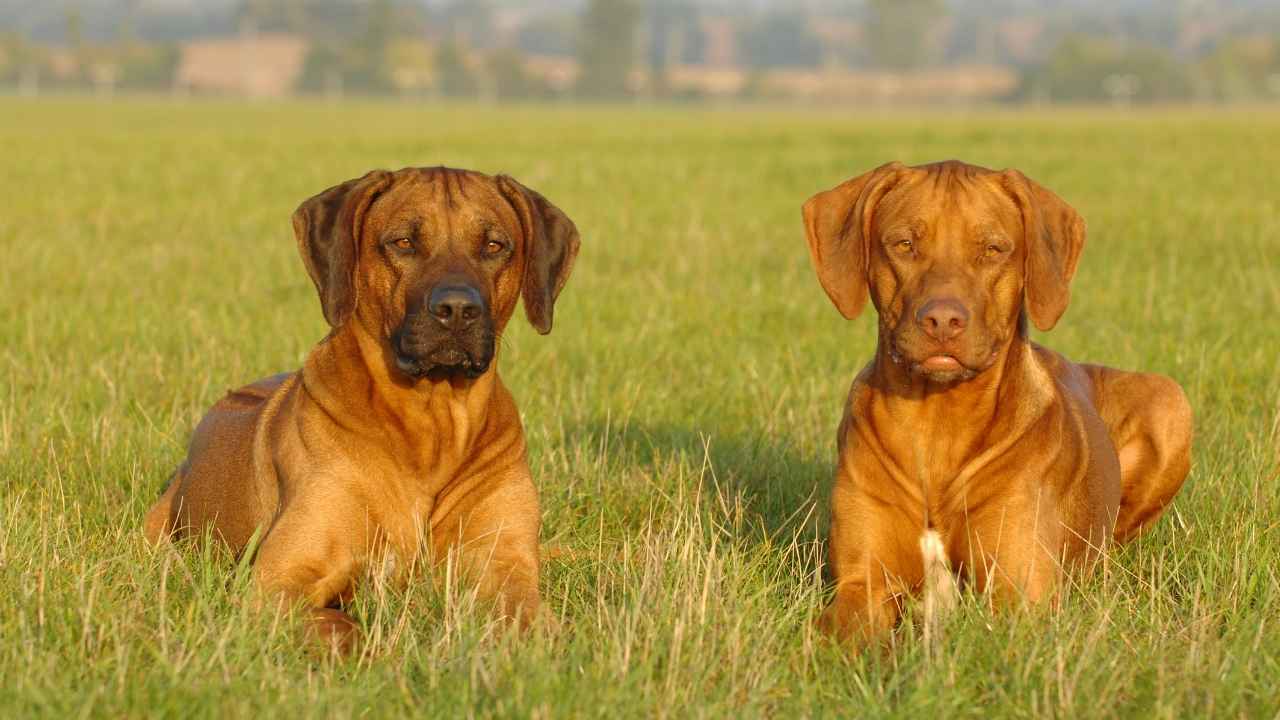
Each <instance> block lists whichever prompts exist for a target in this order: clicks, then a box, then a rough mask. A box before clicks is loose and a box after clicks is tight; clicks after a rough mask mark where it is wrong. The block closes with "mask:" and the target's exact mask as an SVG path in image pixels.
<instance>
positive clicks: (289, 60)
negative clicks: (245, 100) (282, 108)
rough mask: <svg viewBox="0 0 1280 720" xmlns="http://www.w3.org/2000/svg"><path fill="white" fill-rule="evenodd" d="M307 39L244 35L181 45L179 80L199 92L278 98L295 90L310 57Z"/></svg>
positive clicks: (178, 81) (179, 84)
mask: <svg viewBox="0 0 1280 720" xmlns="http://www.w3.org/2000/svg"><path fill="white" fill-rule="evenodd" d="M309 47H310V46H309V43H308V42H307V40H306V39H305V38H302V37H299V36H296V35H286V34H268V33H263V34H246V35H240V36H236V37H227V38H217V39H212V40H193V41H191V42H187V43H183V45H182V59H181V60H180V61H179V63H178V72H177V75H176V77H175V83H177V85H178V86H180V87H183V88H186V89H190V90H192V91H195V92H210V93H228V94H236V95H247V96H250V97H280V96H282V95H288V94H289V93H290V92H292V91H293V88H294V85H295V84H296V83H297V81H298V77H299V76H300V75H301V74H302V68H303V64H304V63H305V62H306V59H307V50H308V49H309Z"/></svg>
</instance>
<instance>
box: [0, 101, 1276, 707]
mask: <svg viewBox="0 0 1280 720" xmlns="http://www.w3.org/2000/svg"><path fill="white" fill-rule="evenodd" d="M1278 142H1280V113H1275V112H1271V113H1267V112H1260V111H1255V112H1251V113H1249V114H1245V113H1239V114H1209V113H1207V112H1187V113H1177V112H1172V111H1160V112H1151V113H1135V114H1107V113H1096V112H1070V113H1053V114H1050V113H1047V112H1046V113H1040V114H1030V115H1027V114H1012V113H984V114H973V115H970V114H959V113H952V114H946V113H943V114H928V115H925V114H919V115H857V114H852V113H847V114H834V113H832V114H819V113H813V112H810V113H787V112H781V111H769V112H765V111H747V112H742V113H731V112H720V111H702V110H650V109H607V108H588V109H583V108H568V107H565V108H546V109H522V108H503V107H479V106H459V107H425V106H418V105H407V104H404V105H400V104H368V105H354V106H343V107H333V106H328V105H323V104H301V103H299V104H257V105H252V104H243V105H242V104H226V103H213V102H208V103H205V102H188V103H170V102H167V101H163V100H156V101H120V102H116V103H111V104H100V103H95V102H92V101H82V100H57V101H46V102H41V103H34V102H26V101H18V100H14V99H8V100H0V157H3V158H4V160H3V177H4V181H3V193H0V715H6V716H30V715H45V716H57V717H65V716H70V715H76V714H84V715H93V716H112V717H121V716H140V715H152V714H155V715H173V716H178V715H181V716H184V717H186V716H196V717H234V716H240V717H257V716H263V713H272V714H273V715H278V716H283V717H303V716H351V715H367V716H371V717H382V716H387V715H410V714H413V715H419V716H424V717H438V716H477V717H485V716H515V717H557V718H558V717H573V716H582V717H608V718H615V717H654V716H673V717H723V716H734V717H744V718H745V717H804V716H814V717H822V716H827V717H830V716H867V717H884V716H910V717H940V716H954V717H984V718H985V717H1046V716H1058V717H1116V716H1123V717H1134V716H1136V717H1168V718H1182V717H1195V716H1203V715H1212V716H1221V717H1275V716H1276V714H1277V712H1278V711H1280V587H1278V586H1280V575H1278V572H1280V571H1278V570H1277V568H1278V567H1280V532H1278V530H1277V528H1278V525H1280V481H1278V480H1277V476H1276V474H1275V473H1276V470H1277V467H1276V466H1277V429H1276V428H1277V426H1276V423H1277V417H1276V412H1277V398H1278V397H1280V314H1277V313H1280V192H1277V190H1276V176H1275V168H1276V167H1277V166H1278V165H1280V146H1278V145H1277V143H1278ZM948 157H959V158H962V159H966V160H969V161H972V162H976V163H979V164H984V165H988V166H992V167H1005V166H1014V167H1018V168H1020V169H1022V170H1023V171H1024V172H1026V173H1027V174H1028V175H1029V176H1030V177H1032V178H1035V179H1037V180H1039V181H1040V182H1042V183H1044V184H1045V185H1047V186H1048V187H1050V188H1052V189H1054V190H1056V191H1057V192H1058V193H1060V194H1061V195H1062V196H1063V197H1064V198H1066V199H1067V200H1068V201H1069V202H1071V203H1073V204H1074V205H1075V206H1076V207H1077V208H1078V209H1079V210H1080V211H1081V212H1082V213H1083V214H1084V216H1085V217H1086V218H1087V220H1088V222H1089V226H1090V236H1089V242H1088V244H1087V246H1086V250H1085V254H1084V258H1083V261H1082V264H1081V269H1080V272H1079V274H1078V276H1077V279H1076V281H1075V284H1074V291H1073V298H1074V302H1073V304H1072V306H1071V308H1070V310H1069V311H1068V313H1067V315H1066V317H1065V318H1064V319H1063V321H1062V322H1061V323H1060V325H1059V327H1058V328H1057V329H1056V330H1054V331H1053V332H1052V333H1049V334H1048V335H1047V336H1044V337H1042V338H1041V339H1042V340H1044V341H1045V342H1046V343H1047V344H1049V345H1051V346H1052V347H1054V348H1055V349H1058V350H1061V351H1063V352H1064V353H1066V354H1067V355H1068V356H1070V357H1072V358H1075V359H1078V360H1086V359H1087V360H1089V361H1094V362H1103V363H1108V364H1112V365H1115V366H1118V367H1123V368H1135V369H1136V368H1141V369H1146V370H1153V371H1159V372H1163V373H1166V374H1168V375H1171V376H1173V377H1174V378H1176V379H1177V380H1178V381H1180V382H1181V383H1182V384H1183V385H1184V387H1186V389H1187V392H1188V394H1189V395H1190V397H1191V401H1192V404H1193V406H1194V408H1195V412H1196V421H1197V430H1196V433H1197V435H1196V438H1197V439H1196V446H1195V462H1194V469H1193V470H1192V473H1191V477H1190V479H1189V481H1188V483H1187V485H1186V487H1185V489H1184V490H1183V492H1182V494H1181V495H1180V496H1179V497H1178V499H1177V501H1176V502H1175V504H1174V507H1173V509H1172V511H1171V512H1170V513H1168V514H1167V515H1166V516H1165V517H1164V518H1163V519H1162V520H1161V521H1160V523H1159V524H1158V525H1157V526H1156V527H1155V528H1154V529H1153V530H1152V531H1151V532H1150V533H1149V534H1147V535H1145V536H1144V537H1143V538H1141V539H1140V540H1139V541H1138V542H1136V543H1134V544H1132V545H1130V546H1127V547H1125V548H1123V549H1122V550H1120V551H1119V552H1117V553H1116V554H1115V555H1114V557H1113V558H1112V559H1111V560H1110V562H1109V563H1108V565H1107V566H1106V568H1105V570H1104V572H1102V573H1100V574H1098V575H1097V576H1096V577H1093V578H1091V579H1089V580H1087V581H1084V582H1083V583H1082V584H1080V585H1079V586H1076V587H1073V588H1072V589H1071V590H1070V591H1069V592H1068V594H1067V596H1066V601H1065V603H1064V604H1063V606H1062V607H1061V608H1059V609H1056V610H1052V611H1048V610H1046V611H1040V612H1035V613H1011V614H1000V615H992V614H991V613H990V612H988V611H987V610H985V609H983V608H982V607H980V606H979V603H977V602H973V601H971V602H969V603H968V604H966V605H965V606H964V607H962V609H961V610H960V611H959V612H958V613H956V614H955V615H954V616H952V617H951V618H950V619H949V620H948V621H947V622H946V623H945V624H944V626H943V639H942V641H941V645H940V648H939V649H938V651H937V652H936V653H935V654H933V655H932V656H930V655H929V654H927V653H926V652H925V648H924V647H923V644H922V643H921V642H920V640H919V637H918V633H917V632H916V631H915V630H913V629H912V627H910V626H908V627H906V628H904V629H903V630H902V631H901V632H900V633H899V634H898V635H897V636H896V638H895V643H896V648H895V649H894V650H893V651H891V652H887V653H872V654H867V655H862V656H849V655H847V654H846V653H844V652H842V651H840V650H838V649H834V648H831V647H829V646H828V645H825V644H823V643H822V642H819V640H818V638H817V637H815V635H814V632H813V630H812V629H811V623H812V620H813V618H814V617H815V615H816V613H817V612H818V611H819V609H820V608H821V605H822V603H823V599H824V588H823V585H822V579H821V560H822V558H823V553H824V545H823V537H824V534H825V526H826V513H827V509H826V494H827V488H828V486H829V477H830V475H831V471H832V462H833V459H834V434H835V427H836V423H837V421H838V418H839V413H840V407H841V402H842V399H843V397H844V394H845V392H846V389H847V387H848V383H849V380H850V379H851V377H852V375H853V373H854V372H855V371H856V369H857V368H859V367H860V366H861V365H862V364H863V363H864V362H865V361H866V360H867V359H868V357H869V355H870V353H871V351H872V347H873V343H874V321H873V320H872V319H871V317H870V315H868V316H866V317H863V318H860V319H859V320H858V321H856V322H853V323H849V322H845V321H843V320H841V319H840V317H839V315H838V314H837V313H836V311H835V309H834V308H832V307H831V306H830V305H829V304H828V302H827V300H826V298H825V296H824V295H823V293H822V291H821V290H820V289H819V287H818V284H817V282H816V279H815V278H814V277H813V275H812V271H811V269H810V267H809V259H808V256H807V252H806V250H805V247H804V239H803V234H802V232H801V226H800V222H799V207H800V204H801V203H802V202H803V201H804V200H805V199H806V198H807V197H808V196H809V195H810V194H812V193H813V192H815V191H817V190H820V189H824V188H827V187H829V186H831V185H833V184H835V183H836V182H838V181H840V180H843V179H844V178H846V177H849V176H851V175H853V174H856V173H859V172H861V171H863V170H865V169H868V168H870V167H873V166H875V165H878V164H880V163H882V162H884V161H887V160H891V159H900V160H903V161H907V162H925V161H931V160H937V159H944V158H948ZM438 163H445V164H449V165H453V166H460V167H468V168H474V169H478V170H483V171H488V172H499V171H501V172H509V173H511V174H513V175H514V176H516V177H517V178H519V179H520V180H522V181H524V182H526V183H527V184H529V185H530V186H532V187H534V188H536V189H538V190H540V191H542V192H543V193H545V194H546V195H547V196H548V197H549V198H551V199H552V200H553V201H554V202H555V203H557V204H558V205H559V206H560V207H561V208H563V209H564V210H565V211H566V212H567V213H569V215H570V216H571V217H572V218H573V219H574V220H575V221H576V222H577V224H578V227H579V228H580V229H581V232H582V237H583V251H582V255H581V257H580V259H579V262H578V265H577V269H576V271H575V274H574V276H573V277H572V278H571V279H570V281H569V285H568V288H567V290H566V291H565V293H564V295H563V296H562V300H561V303H560V305H559V307H558V308H557V311H556V329H555V332H554V333H552V334H551V336H549V337H546V338H543V337H539V336H537V335H536V333H534V332H532V330H531V329H530V328H529V327H528V326H527V325H525V324H524V322H523V320H522V316H520V315H517V319H516V321H513V329H512V330H511V331H510V332H509V333H508V334H507V335H506V340H505V342H504V355H503V358H502V363H501V367H502V373H503V376H504V377H505V379H506V381H507V384H508V385H509V386H510V387H511V389H512V391H513V392H514V394H515V396H516V398H517V400H518V402H519V404H520V408H521V411H522V412H523V414H524V419H525V424H526V428H527V433H528V439H529V447H530V455H531V457H530V460H531V464H532V468H533V472H534V476H535V478H536V480H537V482H538V484H539V487H540V491H541V495H542V499H543V505H544V526H543V527H544V529H543V540H544V544H545V545H547V546H554V547H555V548H557V549H558V552H557V554H556V556H555V557H553V558H550V559H548V560H547V562H546V563H545V566H544V567H545V571H544V577H543V593H544V595H545V598H546V602H547V605H548V607H549V608H550V609H551V611H552V612H554V613H555V615H556V616H558V617H559V618H560V620H561V626H562V627H561V630H560V631H559V632H558V633H554V634H551V635H536V636H533V637H529V638H525V639H516V638H512V637H510V636H509V635H506V634H504V633H503V632H502V631H501V628H500V627H497V626H495V625H493V624H491V623H489V622H488V621H487V620H486V619H485V617H486V616H485V615H484V614H483V613H481V612H473V611H472V608H471V604H472V600H471V598H470V597H469V595H468V593H466V592H465V591H464V590H459V589H458V588H456V587H447V586H445V585H444V584H443V583H438V584H436V585H432V584H431V583H429V582H426V581H422V582H417V583H414V584H413V585H412V586H410V587H408V588H395V587H383V586H374V585H370V586H368V587H366V588H365V590H364V591H363V592H362V593H361V595H360V597H359V598H358V601H357V607H356V609H355V613H356V615H357V616H358V617H359V619H360V620H361V622H362V623H363V624H364V627H365V630H366V634H367V635H368V638H369V643H368V648H369V651H370V653H369V655H368V656H365V657H362V658H360V659H357V660H354V661H351V662H346V663H336V664H335V663H326V662H318V661H315V660H313V659H312V658H310V657H308V656H307V655H306V654H304V653H303V652H301V651H299V650H298V649H296V648H295V646H294V643H293V640H292V635H291V630H290V629H289V628H288V627H287V626H286V625H285V624H279V623H274V622H272V621H270V620H269V619H266V618H263V617H259V616H256V615H254V614H253V613H251V612H250V611H249V608H248V604H249V603H248V602H246V600H245V596H246V592H245V591H246V588H247V580H246V579H245V572H244V569H243V568H239V569H237V567H236V566H235V565H234V563H232V562H231V561H229V560H227V559H225V558H223V557H220V556H219V555H218V554H217V553H213V552H208V551H204V552H202V551H200V550H196V549H185V550H183V551H181V552H179V551H175V550H174V549H173V548H162V549H159V550H155V549H151V548H149V547H148V546H146V544H145V543H144V542H143V540H142V538H141V534H140V532H139V524H140V519H141V516H142V513H143V511H144V510H145V508H146V507H147V506H148V505H149V503H150V502H151V501H152V500H153V499H154V497H155V496H156V494H157V492H158V490H159V489H160V487H161V485H162V484H163V482H164V480H165V478H166V476H167V474H168V473H169V472H170V470H171V469H172V468H173V467H174V465H175V464H176V463H177V462H178V461H179V460H180V458H181V457H182V455H183V453H184V447H185V443H186V440H187V437H188V433H189V432H190V431H191V429H192V427H193V426H194V424H195V422H196V420H197V419H198V417H199V416H200V414H201V413H202V411H203V410H204V408H206V407H207V406H208V405H209V404H210V403H211V402H212V401H213V400H214V399H216V398H217V397H218V396H219V395H220V394H221V393H223V392H224V391H225V390H226V389H227V388H230V387H233V386H236V385H239V384H241V383H244V382H246V381H249V380H252V379H255V378H258V377H261V376H264V375H267V374H270V373H274V372H277V371H280V370H283V369H292V368H294V367H296V366H297V365H298V364H299V363H300V361H301V360H302V358H303V357H304V355H305V354H306V353H307V351H308V349H309V348H310V347H311V346H312V345H313V344H314V343H315V342H316V341H317V340H318V339H319V338H320V337H321V336H322V335H323V334H324V332H325V325H324V321H323V319H322V317H321V315H320V310H319V305H318V302H317V300H316V298H315V296H314V291H313V289H312V287H311V284H310V282H309V281H308V280H307V277H306V275H305V273H304V271H303V268H302V265H301V263H300V261H299V259H298V257H297V256H296V250H295V247H294V242H293V238H292V235H291V231H290V226H289V213H290V212H291V211H292V209H293V208H294V207H295V206H296V205H297V203H298V202H299V201H300V200H302V199H303V198H305V197H308V196H309V195H311V194H312V193H314V192H316V191H318V190H320V189H322V188H324V187H327V186H328V185H331V184H333V183H335V182H338V181H341V180H344V179H346V178H349V177H353V176H356V175H358V174H360V173H362V172H364V171H365V170H368V169H370V168H372V167H379V166H382V167H393V168H394V167H401V166H405V165H427V164H438Z"/></svg>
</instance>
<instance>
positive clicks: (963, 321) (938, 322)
mask: <svg viewBox="0 0 1280 720" xmlns="http://www.w3.org/2000/svg"><path fill="white" fill-rule="evenodd" d="M916 322H917V323H918V324H919V325H920V327H921V328H922V329H924V331H925V334H927V335H928V336H929V337H931V338H933V339H934V340H941V341H947V340H950V339H952V338H954V337H957V336H958V335H960V333H962V332H964V329H965V328H966V327H968V325H969V311H968V310H967V309H966V308H965V306H964V305H962V304H961V303H960V301H959V300H956V299H955V298H934V299H933V300H930V301H928V302H926V303H925V304H924V305H922V306H920V310H918V311H917V312H916Z"/></svg>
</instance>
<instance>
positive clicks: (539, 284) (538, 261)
mask: <svg viewBox="0 0 1280 720" xmlns="http://www.w3.org/2000/svg"><path fill="white" fill-rule="evenodd" d="M497 181H498V190H499V191H501V192H502V195H503V197H505V198H506V199H507V202H509V203H511V207H513V208H515V211H516V216H517V217H519V218H520V227H521V229H522V230H523V231H524V239H525V262H524V278H523V280H522V284H521V293H522V295H523V297H524V312H525V315H527V316H528V318H529V323H530V324H531V325H533V327H534V328H536V329H537V331H538V332H539V333H541V334H543V335H546V334H547V333H549V332H551V319H552V311H553V309H554V307H555V303H556V298H557V297H559V295H560V291H561V290H563V289H564V284H565V283H566V282H567V281H568V280H569V272H570V271H571V270H572V269H573V261H574V260H575V259H576V258H577V257H578V246H579V245H580V240H579V238H578V228H577V227H576V226H574V224H573V221H572V220H570V219H569V216H568V215H565V214H564V213H563V212H561V210H560V208H558V207H556V206H555V205H552V204H551V203H550V202H549V201H548V200H547V199H546V198H544V197H542V195H539V194H538V193H536V192H534V191H533V190H530V189H529V188H527V187H525V186H524V185H521V184H520V183H518V182H516V181H515V180H514V179H513V178H511V177H509V176H507V175H499V176H498V178H497Z"/></svg>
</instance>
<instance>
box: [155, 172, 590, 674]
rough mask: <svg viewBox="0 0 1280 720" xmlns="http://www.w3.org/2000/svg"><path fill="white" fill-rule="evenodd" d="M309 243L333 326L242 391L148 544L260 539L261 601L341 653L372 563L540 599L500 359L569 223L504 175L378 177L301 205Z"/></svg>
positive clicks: (518, 433) (531, 495)
mask: <svg viewBox="0 0 1280 720" xmlns="http://www.w3.org/2000/svg"><path fill="white" fill-rule="evenodd" d="M293 227H294V232H295V235H296V237H297V241H298V247H299V250H300V251H301V254H302V259H303V262H304V264H305V265H306V268H307V271H308V273H309V274H310V276H311V279H312V281H313V282H314V283H315V286H316V290H317V291H318V292H319V295H320V303H321V308H322V309H323V311H324V316H325V318H326V320H328V322H329V325H330V326H331V331H330V333H329V335H328V337H326V338H325V339H324V341H322V342H321V343H320V344H319V345H318V346H317V347H316V348H315V349H314V350H313V351H312V352H311V354H310V355H309V356H308V357H307V359H306V361H305V363H304V364H303V367H302V369H301V370H299V371H297V372H293V373H286V374H281V375H277V376H274V377H271V378H267V379H265V380H261V381H259V382H257V383H254V384H252V385H249V386H246V387H243V388H240V389H238V390H234V391H232V392H230V393H229V394H228V395H227V396H226V397H224V398H223V399H222V400H220V401H219V402H218V403H217V404H216V405H214V407H213V409H212V410H210V412H209V413H208V414H207V415H206V416H205V417H204V419H203V420H201V422H200V424H199V426H198V427H197V428H196V431H195V434H194V436H193V437H192V440H191V447H190V451H189V453H188V456H187V459H186V461H185V462H184V463H183V464H182V465H181V467H179V468H178V470H177V471H176V472H175V473H174V475H173V477H172V479H171V480H170V482H169V485H168V487H167V489H166V490H165V491H164V494H163V495H162V497H161V498H160V500H159V501H158V502H157V503H156V504H155V505H154V506H153V507H152V508H151V510H150V511H149V512H148V513H147V516H146V520H145V532H146V535H147V537H148V538H149V539H150V540H151V541H152V542H160V541H161V540H162V539H164V538H169V537H173V536H179V535H189V534H193V533H194V534H199V533H201V532H202V531H204V530H206V529H208V530H211V531H212V534H213V536H214V537H215V538H217V539H218V540H220V541H221V542H223V543H225V544H226V545H227V546H228V547H229V548H230V549H231V550H232V551H233V552H235V553H237V554H239V553H242V552H244V551H246V550H247V549H250V544H251V542H252V539H253V538H254V537H255V536H258V537H259V538H260V541H259V542H258V544H257V545H256V555H255V557H254V577H255V583H256V586H257V587H258V588H259V590H260V597H261V598H262V599H270V600H271V601H272V602H274V603H278V604H299V603H300V604H303V605H304V606H305V607H307V608H309V609H310V610H309V613H310V619H309V623H308V628H309V631H310V632H311V633H312V634H313V635H315V636H317V637H319V638H320V639H322V640H323V641H325V642H327V643H331V644H332V645H333V646H335V647H337V648H339V649H341V650H350V649H351V647H352V646H353V643H354V642H355V640H356V639H357V637H358V632H357V631H356V625H355V623H354V621H353V619H352V618H351V617H350V616H348V615H347V614H346V613H345V612H344V611H343V610H342V607H343V604H344V603H346V602H347V601H348V600H349V599H350V598H351V593H352V592H353V590H354V589H355V586H356V584H357V581H358V580H359V579H360V577H361V576H362V575H363V574H364V572H365V571H366V570H368V569H378V570H385V569H386V568H388V567H395V568H399V573H398V574H399V575H400V576H402V577H403V576H404V574H405V573H406V572H407V571H408V569H409V568H412V567H414V566H417V565H421V564H423V560H426V561H428V564H431V563H440V562H444V561H446V560H447V559H449V558H453V559H456V561H457V562H458V564H459V565H460V566H461V568H462V569H463V571H464V572H466V573H468V574H470V575H471V576H472V577H474V579H475V580H476V582H477V583H478V586H479V590H480V591H481V593H482V594H483V595H485V596H487V597H491V598H493V599H494V600H495V602H496V603H497V606H498V609H499V611H500V612H501V613H502V614H503V615H505V616H507V617H510V618H512V619H514V620H516V621H517V622H519V623H520V624H522V625H524V624H527V623H528V622H529V621H530V620H532V619H533V618H534V616H535V614H536V612H537V610H538V603H539V593H538V572H539V566H538V532H539V525H540V512H539V507H538V496H537V492H536V490H535V488H534V484H533V481H532V478H531V477H530V474H529V468H528V465H527V462H526V459H525V442H524V434H523V430H522V428H521V425H520V417H519V414H518V413H517V411H516V406H515V402H514V401H513V399H512V397H511V394H510V393H509V392H508V391H507V389H506V387H504V385H503V383H502V381H501V379H500V378H499V376H498V372H497V369H496V367H495V365H494V362H495V359H496V343H497V338H498V336H499V334H500V333H501V332H502V330H503V328H504V327H505V326H506V324H507V321H508V320H509V319H510V318H511V316H512V314H513V312H514V311H515V307H516V303H517V300H518V299H521V298H522V299H523V301H524V307H525V313H526V314H527V316H528V318H529V321H530V322H531V323H532V324H533V326H534V327H535V328H536V329H537V330H538V331H539V332H541V333H543V334H545V333H547V332H550V330H551V321H552V309H553V306H554V303H555V300H556V297H557V296H558V295H559V294H560V291H561V289H562V288H563V287H564V285H565V281H566V280H567V279H568V277H569V272H570V270H571V268H572V267H573V262H574V258H575V257H576V256H577V254H578V245H579V240H578V231H577V229H576V228H575V227H574V224H573V222H572V221H570V220H569V218H568V217H566V216H565V214H564V213H563V212H561V211H560V210H559V209H558V208H556V207H555V206H554V205H552V204H551V203H550V202H548V201H547V200H546V198H544V197H543V196H541V195H540V194H538V193H537V192H534V191H533V190H530V189H529V188H527V187H525V186H523V185H521V184H520V183H518V182H516V181H515V180H513V179H511V178H510V177H506V176H496V177H491V176H488V175H483V174H480V173H475V172H469V171H464V170H453V169H447V168H408V169H404V170H400V171H397V172H388V171H382V170H379V171H374V172H371V173H369V174H367V175H365V176H364V177H361V178H358V179H356V180H351V181H348V182H345V183H343V184H341V185H338V186H336V187H333V188H330V189H328V190H326V191H324V192H322V193H320V194H319V195H317V196H315V197H313V198H311V199H310V200H307V201H306V202H304V203H303V204H302V205H301V206H300V207H299V208H298V210H297V211H296V212H295V213H294V216H293Z"/></svg>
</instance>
